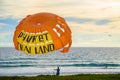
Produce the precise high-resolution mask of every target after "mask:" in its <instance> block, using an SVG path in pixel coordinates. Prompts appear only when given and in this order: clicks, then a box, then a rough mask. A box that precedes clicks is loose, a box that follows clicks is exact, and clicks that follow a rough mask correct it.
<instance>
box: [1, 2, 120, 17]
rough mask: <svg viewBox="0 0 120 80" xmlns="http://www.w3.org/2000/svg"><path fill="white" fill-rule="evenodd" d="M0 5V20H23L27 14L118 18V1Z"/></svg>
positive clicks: (12, 3)
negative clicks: (8, 18)
mask: <svg viewBox="0 0 120 80" xmlns="http://www.w3.org/2000/svg"><path fill="white" fill-rule="evenodd" d="M23 3H26V4H23ZM0 5H1V7H0V17H1V18H6V17H12V18H23V17H25V16H26V15H28V14H34V13H38V12H52V13H55V14H58V15H61V16H63V17H65V16H73V17H79V18H93V19H103V18H112V17H118V16H119V13H120V10H119V9H120V1H119V0H114V1H111V0H93V1H89V0H84V1H83V0H69V1H65V0H57V1H55V0H54V1H43V0H36V1H34V0H17V1H14V0H10V1H9V0H1V3H0ZM58 5H61V6H58ZM21 11H22V12H21ZM108 13H109V14H108Z"/></svg>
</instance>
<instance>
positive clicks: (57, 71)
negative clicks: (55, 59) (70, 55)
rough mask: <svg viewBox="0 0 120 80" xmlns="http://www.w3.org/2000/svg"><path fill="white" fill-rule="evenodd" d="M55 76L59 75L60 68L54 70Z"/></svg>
mask: <svg viewBox="0 0 120 80" xmlns="http://www.w3.org/2000/svg"><path fill="white" fill-rule="evenodd" d="M56 75H57V76H59V75H60V68H59V67H57V69H56Z"/></svg>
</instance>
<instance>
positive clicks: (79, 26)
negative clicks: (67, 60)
mask: <svg viewBox="0 0 120 80" xmlns="http://www.w3.org/2000/svg"><path fill="white" fill-rule="evenodd" d="M40 12H49V13H54V14H57V15H59V16H61V17H63V18H65V20H66V22H67V23H68V25H69V27H70V28H71V30H72V41H73V43H72V47H120V0H0V47H9V46H13V34H14V31H15V27H16V26H17V24H18V23H19V21H20V20H22V19H23V18H24V17H26V16H27V15H29V14H35V13H40Z"/></svg>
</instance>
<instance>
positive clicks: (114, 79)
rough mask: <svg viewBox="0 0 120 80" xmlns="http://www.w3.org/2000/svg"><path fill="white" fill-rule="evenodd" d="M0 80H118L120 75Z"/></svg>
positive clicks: (19, 77)
mask: <svg viewBox="0 0 120 80" xmlns="http://www.w3.org/2000/svg"><path fill="white" fill-rule="evenodd" d="M0 80H120V74H79V75H68V76H54V75H39V76H14V77H12V76H9V77H6V76H1V77H0Z"/></svg>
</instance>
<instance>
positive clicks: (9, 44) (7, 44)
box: [0, 42, 13, 47]
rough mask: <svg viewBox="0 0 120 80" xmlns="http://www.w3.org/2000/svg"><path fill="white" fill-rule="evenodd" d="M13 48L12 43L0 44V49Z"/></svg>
mask: <svg viewBox="0 0 120 80" xmlns="http://www.w3.org/2000/svg"><path fill="white" fill-rule="evenodd" d="M6 46H7V47H13V43H10V42H0V47H6Z"/></svg>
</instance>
